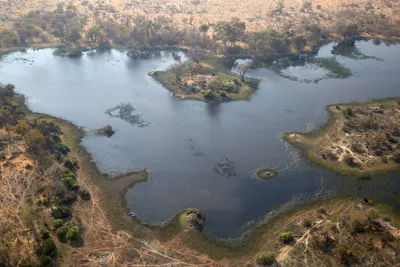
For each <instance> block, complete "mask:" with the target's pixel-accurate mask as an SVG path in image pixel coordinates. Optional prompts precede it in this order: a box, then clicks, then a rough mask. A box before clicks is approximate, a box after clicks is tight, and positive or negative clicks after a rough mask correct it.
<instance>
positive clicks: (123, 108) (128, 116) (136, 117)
mask: <svg viewBox="0 0 400 267" xmlns="http://www.w3.org/2000/svg"><path fill="white" fill-rule="evenodd" d="M134 111H135V108H134V107H133V106H132V105H131V104H129V103H127V104H126V103H121V104H119V105H118V106H116V107H113V108H110V109H108V110H106V114H108V115H109V116H110V117H113V118H120V119H121V120H124V121H126V122H127V123H129V124H131V125H135V126H138V127H147V126H149V125H150V122H146V121H144V120H143V119H142V114H133V113H134Z"/></svg>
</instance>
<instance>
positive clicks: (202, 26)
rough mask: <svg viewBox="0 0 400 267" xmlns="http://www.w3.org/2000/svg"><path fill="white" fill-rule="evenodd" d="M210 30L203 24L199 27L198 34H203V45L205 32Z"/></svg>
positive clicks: (204, 43) (205, 36)
mask: <svg viewBox="0 0 400 267" xmlns="http://www.w3.org/2000/svg"><path fill="white" fill-rule="evenodd" d="M209 29H210V26H208V25H207V24H203V25H201V26H200V27H199V30H200V32H201V33H202V34H203V45H204V46H205V45H206V38H207V32H208V30H209Z"/></svg>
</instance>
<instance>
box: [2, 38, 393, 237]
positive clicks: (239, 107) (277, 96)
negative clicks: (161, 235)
mask: <svg viewBox="0 0 400 267" xmlns="http://www.w3.org/2000/svg"><path fill="white" fill-rule="evenodd" d="M333 46H334V44H328V45H325V46H323V47H321V49H320V50H319V52H318V54H317V55H316V56H314V57H312V58H309V59H306V60H304V59H301V62H299V61H292V62H291V63H290V64H289V63H287V61H288V60H286V59H285V61H284V63H281V62H280V61H279V60H278V61H276V62H274V63H272V65H273V66H269V65H268V64H267V65H266V66H265V67H259V68H254V69H249V70H248V72H247V74H246V77H247V78H251V79H257V80H259V85H258V89H257V90H256V91H255V92H254V93H252V94H251V95H250V96H249V97H248V98H247V100H242V101H234V102H227V103H206V102H203V101H193V100H187V99H184V100H182V99H179V98H176V97H174V96H173V95H172V94H171V92H170V91H168V90H167V89H166V88H164V87H163V86H162V85H161V84H159V83H158V82H156V81H155V80H154V79H153V78H152V77H151V76H149V75H148V73H149V72H155V71H160V72H162V71H167V70H168V69H169V67H170V66H171V65H173V64H174V63H175V60H174V57H173V55H172V53H169V52H162V53H159V54H157V55H155V56H153V57H151V58H148V59H137V60H132V59H130V58H129V57H127V56H126V54H125V53H124V52H120V51H117V50H111V51H110V52H106V53H98V52H83V54H82V56H81V57H78V58H64V57H55V56H54V55H53V49H42V50H38V51H33V50H27V51H26V52H16V53H12V54H8V55H5V56H3V57H2V58H1V60H0V79H1V80H2V81H3V82H5V83H13V84H15V86H16V88H17V91H18V92H20V93H23V94H24V95H26V97H27V103H28V105H29V107H30V108H31V109H32V110H33V111H35V112H39V113H45V114H50V115H52V116H56V117H60V118H63V119H66V120H68V121H71V122H72V123H74V124H76V125H77V126H80V127H83V129H84V130H85V131H86V132H87V135H86V136H85V137H84V138H83V140H82V145H83V146H84V147H85V148H86V149H87V150H88V152H89V153H91V155H92V158H93V160H94V161H95V163H96V164H97V167H98V168H99V170H100V171H101V172H103V173H108V174H114V175H116V174H121V173H127V172H130V171H133V170H138V169H143V168H146V169H147V171H148V173H149V177H148V179H147V180H146V181H144V182H141V183H138V184H135V185H134V186H133V187H131V188H129V189H128V190H127V192H126V195H125V196H124V197H125V198H126V203H127V205H128V208H129V210H130V212H131V213H133V214H134V215H135V216H138V217H140V218H142V219H144V220H146V221H148V222H150V223H159V222H163V221H165V220H168V219H169V218H171V217H172V216H174V215H175V214H177V213H179V212H181V211H182V210H185V209H186V208H189V207H193V208H195V209H199V210H201V211H202V212H204V213H205V214H206V215H207V224H206V226H205V228H204V231H205V232H206V233H209V234H211V235H213V236H216V237H221V238H228V237H237V236H240V234H241V233H243V232H244V231H246V230H247V227H248V222H249V221H259V220H262V219H263V218H264V216H265V214H267V213H269V212H272V211H274V210H276V209H278V208H279V207H281V206H282V205H285V204H286V203H288V202H293V201H305V200H306V199H312V198H314V197H318V196H322V195H335V196H348V195H353V196H362V197H367V198H372V199H376V200H378V201H381V202H383V203H387V204H391V205H393V206H394V207H395V208H399V206H400V205H399V203H398V201H397V197H396V195H397V190H398V189H399V188H400V181H399V180H398V179H396V178H397V177H398V173H397V172H392V173H388V174H385V175H379V176H377V177H373V178H372V179H369V180H364V181H360V180H359V179H354V178H352V177H343V176H340V175H337V174H334V173H333V172H330V171H328V170H326V169H323V168H320V167H318V166H316V165H315V164H313V163H312V162H309V161H308V160H307V159H306V158H305V157H303V155H302V154H301V151H300V150H298V149H295V148H293V147H292V146H290V145H289V144H287V143H286V142H285V141H283V140H282V136H283V134H284V133H286V132H307V131H311V130H314V129H317V128H319V127H321V126H323V125H324V123H325V122H326V120H327V115H328V114H327V112H326V109H325V107H326V106H327V105H334V104H337V103H349V102H364V101H368V100H371V99H377V98H389V97H398V96H399V87H398V84H399V82H400V78H399V76H398V69H399V67H400V58H399V55H400V46H399V45H391V46H387V45H385V44H383V43H382V44H380V45H376V44H374V43H373V42H372V41H358V42H356V44H355V46H356V48H357V50H356V51H357V54H356V56H354V55H355V53H351V52H348V51H346V53H344V54H343V55H341V54H340V53H339V54H333V53H332V51H333V50H334V49H333ZM360 54H361V55H365V56H360ZM349 55H350V56H349ZM180 56H181V58H182V59H183V60H185V55H184V54H183V53H180ZM288 64H289V65H288ZM233 71H235V70H234V69H233ZM377 88H379V90H377ZM104 125H110V126H112V128H113V129H115V133H114V134H113V135H112V136H110V137H106V136H99V135H96V134H91V133H93V131H94V130H96V129H100V128H102V127H104ZM262 168H267V169H273V170H275V171H277V172H278V173H279V176H278V177H276V178H274V179H268V180H261V179H252V178H253V174H254V172H255V171H257V170H260V169H262ZM115 183H118V180H116V181H115ZM116 188H118V187H116ZM113 190H116V189H115V188H113ZM160 203H162V205H160Z"/></svg>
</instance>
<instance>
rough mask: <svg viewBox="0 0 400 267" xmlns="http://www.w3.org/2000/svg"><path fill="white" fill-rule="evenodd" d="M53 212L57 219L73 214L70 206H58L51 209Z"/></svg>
mask: <svg viewBox="0 0 400 267" xmlns="http://www.w3.org/2000/svg"><path fill="white" fill-rule="evenodd" d="M51 214H52V215H53V217H54V218H56V219H60V218H66V217H69V216H70V215H71V210H70V208H68V207H64V206H56V207H54V208H53V209H52V210H51Z"/></svg>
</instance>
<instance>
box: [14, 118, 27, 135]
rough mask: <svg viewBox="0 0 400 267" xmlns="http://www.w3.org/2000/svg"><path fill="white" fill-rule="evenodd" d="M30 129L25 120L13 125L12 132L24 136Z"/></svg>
mask: <svg viewBox="0 0 400 267" xmlns="http://www.w3.org/2000/svg"><path fill="white" fill-rule="evenodd" d="M30 130H31V126H30V125H29V124H28V123H26V121H25V120H22V121H20V122H19V123H18V124H17V125H16V126H15V127H14V132H15V133H16V134H19V135H21V136H22V137H25V136H26V135H27V134H28V132H29V131H30Z"/></svg>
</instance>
